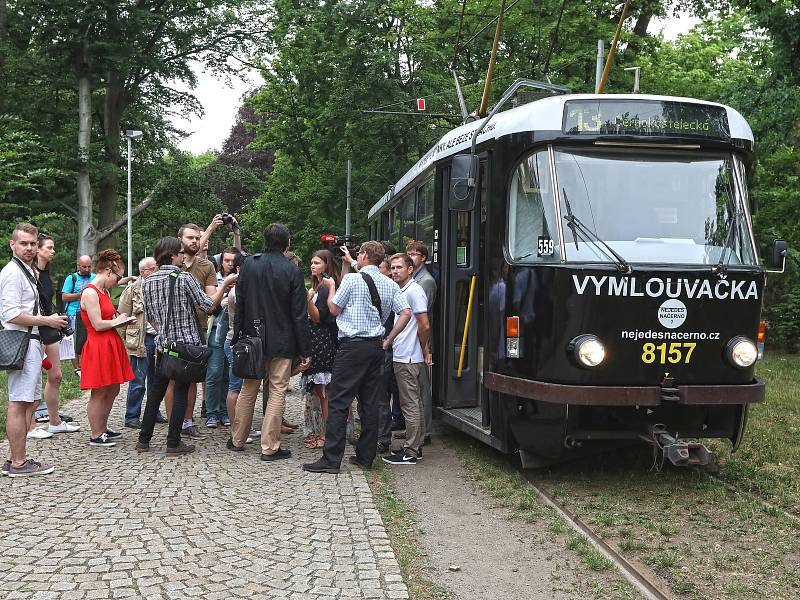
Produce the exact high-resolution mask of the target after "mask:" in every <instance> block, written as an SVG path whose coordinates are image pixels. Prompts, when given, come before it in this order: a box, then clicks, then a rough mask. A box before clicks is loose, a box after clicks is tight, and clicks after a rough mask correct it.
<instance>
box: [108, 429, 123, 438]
mask: <svg viewBox="0 0 800 600" xmlns="http://www.w3.org/2000/svg"><path fill="white" fill-rule="evenodd" d="M106 436H108V438H109V439H111V440H113V439H116V438H118V437H122V434H121V433H120V432H119V431H114V430H113V429H106Z"/></svg>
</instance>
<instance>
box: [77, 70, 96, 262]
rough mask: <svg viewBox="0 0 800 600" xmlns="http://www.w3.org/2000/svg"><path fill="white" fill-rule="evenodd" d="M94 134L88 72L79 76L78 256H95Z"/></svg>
mask: <svg viewBox="0 0 800 600" xmlns="http://www.w3.org/2000/svg"><path fill="white" fill-rule="evenodd" d="M91 135H92V90H91V85H90V82H89V76H88V74H86V73H84V74H82V75H79V77H78V158H79V161H80V167H79V170H78V256H82V255H84V254H88V255H89V256H93V255H94V253H95V251H96V250H97V232H96V230H95V228H94V226H93V225H92V183H91V181H90V179H89V143H90V142H91Z"/></svg>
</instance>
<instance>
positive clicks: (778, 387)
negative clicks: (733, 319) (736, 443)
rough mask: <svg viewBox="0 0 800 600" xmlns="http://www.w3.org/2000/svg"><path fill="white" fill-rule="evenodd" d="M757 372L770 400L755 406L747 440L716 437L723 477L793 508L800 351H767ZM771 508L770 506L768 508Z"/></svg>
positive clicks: (797, 500) (799, 476)
mask: <svg viewBox="0 0 800 600" xmlns="http://www.w3.org/2000/svg"><path fill="white" fill-rule="evenodd" d="M756 374H757V375H758V376H759V377H761V378H762V379H764V380H765V381H766V384H767V400H766V402H765V403H764V404H755V405H752V406H751V407H750V414H749V418H748V422H747V430H746V431H745V437H744V441H743V442H742V444H741V446H740V448H739V450H738V451H737V452H735V453H733V452H731V449H730V444H729V443H725V442H720V441H712V442H711V443H710V444H709V446H710V447H711V448H712V449H713V450H714V452H715V453H716V454H717V457H718V471H717V473H716V474H717V476H719V477H720V478H722V479H723V480H724V481H726V482H728V483H730V484H731V485H733V486H735V487H736V488H737V489H741V490H745V491H747V492H750V493H753V494H755V495H758V496H759V497H761V498H763V499H765V500H768V501H769V502H771V503H773V504H776V505H778V506H780V507H781V508H782V509H783V510H786V511H789V512H798V508H797V507H798V506H800V444H798V443H797V440H798V439H800V402H798V389H800V356H798V355H790V354H776V353H772V352H767V354H766V357H765V359H764V360H763V361H761V362H759V363H758V366H757V369H756ZM766 510H768V509H766Z"/></svg>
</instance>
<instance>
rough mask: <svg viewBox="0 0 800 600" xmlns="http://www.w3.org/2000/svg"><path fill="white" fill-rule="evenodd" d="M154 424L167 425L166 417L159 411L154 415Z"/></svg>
mask: <svg viewBox="0 0 800 600" xmlns="http://www.w3.org/2000/svg"><path fill="white" fill-rule="evenodd" d="M156 423H169V421H168V420H167V417H165V416H164V415H162V414H161V411H159V412H158V414H157V415H156Z"/></svg>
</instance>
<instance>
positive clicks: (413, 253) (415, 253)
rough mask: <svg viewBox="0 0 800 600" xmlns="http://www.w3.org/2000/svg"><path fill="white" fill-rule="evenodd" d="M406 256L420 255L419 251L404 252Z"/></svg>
mask: <svg viewBox="0 0 800 600" xmlns="http://www.w3.org/2000/svg"><path fill="white" fill-rule="evenodd" d="M406 254H407V255H408V256H422V253H421V252H406Z"/></svg>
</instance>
